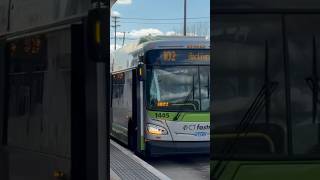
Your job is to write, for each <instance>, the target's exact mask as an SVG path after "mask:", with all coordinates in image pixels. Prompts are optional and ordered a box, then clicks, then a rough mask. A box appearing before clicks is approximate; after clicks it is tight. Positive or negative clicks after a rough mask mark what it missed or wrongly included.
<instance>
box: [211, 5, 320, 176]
mask: <svg viewBox="0 0 320 180" xmlns="http://www.w3.org/2000/svg"><path fill="white" fill-rule="evenodd" d="M213 16H214V18H213V19H214V20H213V23H212V25H213V27H214V28H213V32H212V38H213V39H214V40H213V41H214V47H215V49H214V51H213V53H214V54H213V59H214V67H212V68H213V72H212V74H211V76H212V77H214V78H212V84H213V89H214V91H213V93H214V94H213V96H214V99H213V106H212V112H213V113H212V117H211V119H212V124H213V126H212V127H213V128H212V135H213V136H212V139H211V142H212V146H213V150H212V151H213V154H212V157H211V159H212V160H213V161H212V162H213V166H212V167H213V168H212V171H211V176H212V177H213V178H216V179H219V180H220V179H221V180H222V179H232V178H235V179H239V180H240V179H257V178H258V179H281V178H282V179H283V178H285V179H316V178H318V177H319V176H320V174H319V169H320V161H319V160H320V151H319V145H320V125H319V124H320V123H319V122H320V119H319V116H318V114H319V110H320V109H319V101H318V90H319V89H318V78H319V70H318V68H319V53H318V52H319V42H320V39H319V37H320V36H319V35H320V26H319V24H318V23H317V22H319V20H320V3H319V2H317V1H311V0H307V1H302V0H301V1H298V0H296V1H285V0H283V1H257V0H247V1H241V2H239V1H237V2H236V1H232V0H227V1H215V2H214V14H213ZM236 169H237V171H236ZM253 171H254V173H250V172H253ZM227 172H228V173H227Z"/></svg>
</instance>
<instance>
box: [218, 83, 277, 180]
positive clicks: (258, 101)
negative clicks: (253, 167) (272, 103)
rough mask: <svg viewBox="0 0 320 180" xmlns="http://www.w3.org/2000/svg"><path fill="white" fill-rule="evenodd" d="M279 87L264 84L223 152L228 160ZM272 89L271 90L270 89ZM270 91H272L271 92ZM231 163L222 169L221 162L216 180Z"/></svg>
mask: <svg viewBox="0 0 320 180" xmlns="http://www.w3.org/2000/svg"><path fill="white" fill-rule="evenodd" d="M277 86H278V83H277V82H271V83H269V84H267V83H266V84H264V85H263V86H262V88H261V90H260V91H259V93H258V95H257V96H256V98H255V99H254V101H253V102H252V104H251V105H250V107H249V109H248V110H247V112H246V113H245V115H244V117H243V118H242V119H241V121H240V123H239V124H238V125H237V126H236V128H235V130H234V132H236V137H235V138H234V139H233V141H232V142H231V143H230V144H227V145H226V146H225V147H224V148H223V151H222V154H229V156H228V157H227V158H226V159H231V158H232V157H233V155H234V153H235V151H234V150H235V149H234V147H235V145H236V144H237V142H238V140H239V137H240V135H241V134H244V136H246V135H247V134H248V132H249V131H246V130H248V129H249V127H250V125H253V124H254V123H255V121H256V119H257V117H258V116H259V114H260V112H261V111H262V109H263V107H264V106H265V105H266V98H268V97H267V96H269V97H270V96H271V95H272V93H273V92H274V91H275V90H276V88H277ZM269 88H270V89H269ZM269 90H270V91H269ZM228 163H229V161H227V162H226V163H225V164H224V166H223V167H222V168H220V167H221V166H222V160H219V161H218V163H217V165H215V166H214V168H213V175H216V176H215V177H216V179H219V177H220V176H221V174H222V172H223V171H224V169H225V168H226V167H227V164H228Z"/></svg>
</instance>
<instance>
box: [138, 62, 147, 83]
mask: <svg viewBox="0 0 320 180" xmlns="http://www.w3.org/2000/svg"><path fill="white" fill-rule="evenodd" d="M146 72H147V71H146V65H145V64H139V65H138V69H137V75H138V80H139V81H145V80H146Z"/></svg>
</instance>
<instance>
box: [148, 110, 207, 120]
mask: <svg viewBox="0 0 320 180" xmlns="http://www.w3.org/2000/svg"><path fill="white" fill-rule="evenodd" d="M177 113H178V112H163V111H148V116H149V117H150V118H154V119H163V120H167V121H173V118H174V117H175V116H176V115H177ZM177 121H182V122H210V113H209V112H181V114H180V116H179V118H178V120H177Z"/></svg>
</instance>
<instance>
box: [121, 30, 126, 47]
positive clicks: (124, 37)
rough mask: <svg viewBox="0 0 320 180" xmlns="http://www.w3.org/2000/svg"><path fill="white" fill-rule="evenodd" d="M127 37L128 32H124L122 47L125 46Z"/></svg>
mask: <svg viewBox="0 0 320 180" xmlns="http://www.w3.org/2000/svg"><path fill="white" fill-rule="evenodd" d="M125 39H126V32H123V38H122V47H123V46H124V40H125Z"/></svg>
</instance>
